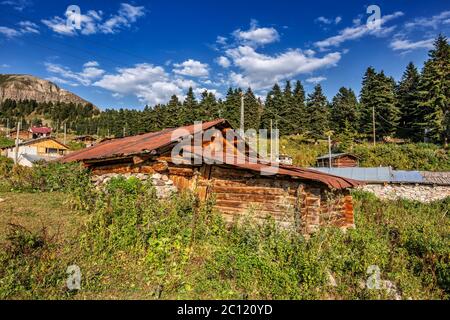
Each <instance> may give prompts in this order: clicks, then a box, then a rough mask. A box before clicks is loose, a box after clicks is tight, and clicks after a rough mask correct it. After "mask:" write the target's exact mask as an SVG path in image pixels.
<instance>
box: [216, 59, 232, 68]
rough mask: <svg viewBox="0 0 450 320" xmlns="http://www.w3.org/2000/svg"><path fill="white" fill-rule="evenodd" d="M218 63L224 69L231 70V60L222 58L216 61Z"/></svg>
mask: <svg viewBox="0 0 450 320" xmlns="http://www.w3.org/2000/svg"><path fill="white" fill-rule="evenodd" d="M216 63H217V64H218V65H219V66H221V67H222V68H225V69H226V68H229V67H230V65H231V62H230V59H228V58H227V57H224V56H221V57H219V58H217V59H216Z"/></svg>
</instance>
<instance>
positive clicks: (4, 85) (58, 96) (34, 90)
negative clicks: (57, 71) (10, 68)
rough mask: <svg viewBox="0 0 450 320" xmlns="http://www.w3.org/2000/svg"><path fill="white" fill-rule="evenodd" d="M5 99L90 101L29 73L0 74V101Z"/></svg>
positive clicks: (64, 101) (79, 102)
mask: <svg viewBox="0 0 450 320" xmlns="http://www.w3.org/2000/svg"><path fill="white" fill-rule="evenodd" d="M6 99H11V100H15V101H19V100H35V101H36V102H38V103H40V102H54V103H55V102H62V103H75V104H84V105H85V104H89V103H90V102H88V101H86V100H84V99H82V98H80V97H79V96H77V95H75V94H73V93H71V92H69V91H67V90H64V89H61V88H60V87H58V86H57V85H56V84H54V83H52V82H50V81H47V80H44V79H40V78H37V77H34V76H30V75H20V74H0V103H1V102H4V101H5V100H6Z"/></svg>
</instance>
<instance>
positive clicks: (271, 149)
mask: <svg viewBox="0 0 450 320" xmlns="http://www.w3.org/2000/svg"><path fill="white" fill-rule="evenodd" d="M272 141H273V131H272V119H270V162H272V160H273V159H272V157H273V146H272Z"/></svg>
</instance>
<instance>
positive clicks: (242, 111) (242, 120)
mask: <svg viewBox="0 0 450 320" xmlns="http://www.w3.org/2000/svg"><path fill="white" fill-rule="evenodd" d="M244 116H245V113H244V93H243V92H241V128H240V129H241V134H242V135H243V134H244V132H245V128H244V126H245V124H244Z"/></svg>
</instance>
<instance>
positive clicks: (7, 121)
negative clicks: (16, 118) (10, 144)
mask: <svg viewBox="0 0 450 320" xmlns="http://www.w3.org/2000/svg"><path fill="white" fill-rule="evenodd" d="M6 136H7V137H8V138H9V118H6Z"/></svg>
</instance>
